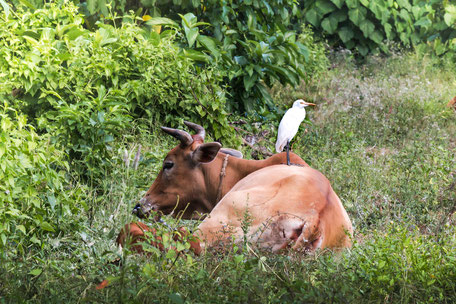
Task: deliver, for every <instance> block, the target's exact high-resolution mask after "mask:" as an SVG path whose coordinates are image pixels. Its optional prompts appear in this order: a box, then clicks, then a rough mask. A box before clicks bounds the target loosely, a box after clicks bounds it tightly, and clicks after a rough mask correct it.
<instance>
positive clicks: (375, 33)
mask: <svg viewBox="0 0 456 304" xmlns="http://www.w3.org/2000/svg"><path fill="white" fill-rule="evenodd" d="M369 38H370V39H372V40H373V41H374V42H375V43H377V44H381V43H382V42H383V35H382V33H381V32H380V31H377V30H375V31H373V32H372V33H371V34H370V35H369Z"/></svg>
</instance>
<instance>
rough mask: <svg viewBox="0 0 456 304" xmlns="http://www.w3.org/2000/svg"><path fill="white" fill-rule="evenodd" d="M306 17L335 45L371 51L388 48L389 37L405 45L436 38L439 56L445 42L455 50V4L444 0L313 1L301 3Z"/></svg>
mask: <svg viewBox="0 0 456 304" xmlns="http://www.w3.org/2000/svg"><path fill="white" fill-rule="evenodd" d="M302 8H303V9H304V16H305V17H304V18H305V20H306V21H307V22H309V23H311V24H312V25H314V26H315V27H316V28H317V29H318V30H319V31H321V32H324V33H325V34H327V35H328V37H329V38H330V39H331V40H332V42H333V43H335V44H341V45H343V46H344V47H346V48H348V49H356V50H358V52H359V53H360V54H361V55H363V56H364V55H366V54H367V53H368V52H369V51H378V50H382V51H384V52H386V51H387V46H386V44H385V41H386V40H389V41H396V42H399V43H401V44H402V45H404V46H411V45H418V44H421V43H427V42H430V41H434V40H435V42H434V43H435V50H436V53H437V54H438V55H440V54H442V53H443V52H445V50H447V49H445V47H444V46H443V45H445V44H447V46H448V45H450V46H451V48H453V49H454V47H455V44H456V41H454V40H453V39H454V38H456V28H455V22H456V6H454V5H452V4H450V3H449V2H445V1H439V0H434V1H422V0H413V1H411V0H401V1H393V0H375V1H366V0H314V1H306V2H305V4H303V5H302Z"/></svg>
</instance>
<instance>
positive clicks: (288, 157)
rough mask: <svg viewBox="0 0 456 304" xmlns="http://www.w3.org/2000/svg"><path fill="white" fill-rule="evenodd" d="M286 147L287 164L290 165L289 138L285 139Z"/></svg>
mask: <svg viewBox="0 0 456 304" xmlns="http://www.w3.org/2000/svg"><path fill="white" fill-rule="evenodd" d="M286 148H287V165H288V166H289V165H290V141H289V140H287V145H286Z"/></svg>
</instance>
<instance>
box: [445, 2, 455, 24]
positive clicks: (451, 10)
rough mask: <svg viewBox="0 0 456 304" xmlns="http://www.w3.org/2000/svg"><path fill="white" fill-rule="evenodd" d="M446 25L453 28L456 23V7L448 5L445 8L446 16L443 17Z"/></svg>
mask: <svg viewBox="0 0 456 304" xmlns="http://www.w3.org/2000/svg"><path fill="white" fill-rule="evenodd" d="M443 19H444V20H445V23H446V25H448V26H451V25H453V24H454V23H455V21H456V6H455V5H447V6H446V7H445V14H444V15H443Z"/></svg>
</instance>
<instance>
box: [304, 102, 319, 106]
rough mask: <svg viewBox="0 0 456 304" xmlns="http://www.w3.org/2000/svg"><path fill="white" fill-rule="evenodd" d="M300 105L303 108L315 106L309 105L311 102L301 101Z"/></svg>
mask: <svg viewBox="0 0 456 304" xmlns="http://www.w3.org/2000/svg"><path fill="white" fill-rule="evenodd" d="M301 104H302V105H304V106H316V104H314V103H311V102H307V101H301Z"/></svg>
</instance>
